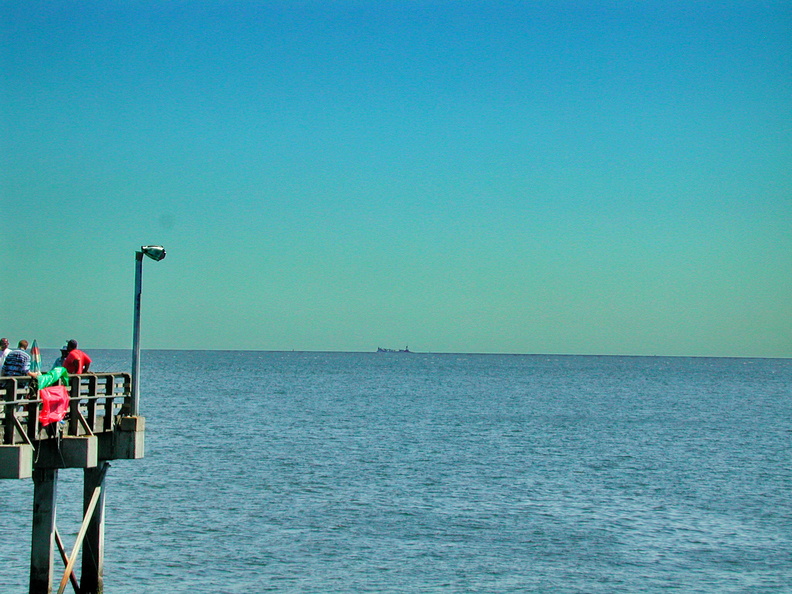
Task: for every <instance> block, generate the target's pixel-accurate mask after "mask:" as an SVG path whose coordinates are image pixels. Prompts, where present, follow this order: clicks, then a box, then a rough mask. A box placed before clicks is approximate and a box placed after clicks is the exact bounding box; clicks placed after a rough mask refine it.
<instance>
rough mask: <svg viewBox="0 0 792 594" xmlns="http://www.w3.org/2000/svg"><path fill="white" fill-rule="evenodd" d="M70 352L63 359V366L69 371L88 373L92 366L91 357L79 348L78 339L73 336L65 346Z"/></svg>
mask: <svg viewBox="0 0 792 594" xmlns="http://www.w3.org/2000/svg"><path fill="white" fill-rule="evenodd" d="M64 348H65V349H66V351H67V352H68V354H67V355H66V358H65V359H64V360H63V366H64V367H65V368H66V371H68V372H69V373H87V372H88V368H89V367H91V358H90V357H89V356H88V355H86V354H85V353H84V352H82V351H81V350H80V349H78V348H77V341H76V340H74V339H73V338H72V339H71V340H70V341H69V342H68V343H67V344H66V346H65V347H64Z"/></svg>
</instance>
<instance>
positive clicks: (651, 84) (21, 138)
mask: <svg viewBox="0 0 792 594" xmlns="http://www.w3.org/2000/svg"><path fill="white" fill-rule="evenodd" d="M0 76H1V77H2V82H1V84H0V143H1V144H0V201H1V202H2V204H1V205H0V212H2V214H1V215H0V217H2V219H1V220H2V239H3V247H2V257H1V258H0V269H1V270H2V279H3V280H2V283H0V336H6V337H8V338H9V339H10V340H11V341H12V342H16V341H17V340H19V339H20V338H25V339H28V340H32V339H34V338H35V339H37V341H38V343H39V345H41V346H42V347H58V346H60V345H61V344H62V343H64V342H65V341H66V340H68V339H69V338H76V339H78V340H79V341H80V344H81V347H84V348H85V349H86V350H88V351H89V352H90V349H91V348H131V341H132V318H133V311H132V310H133V290H134V260H135V252H136V250H138V249H139V248H140V246H141V245H146V244H160V245H163V246H165V248H166V250H167V253H168V255H167V257H166V259H165V260H162V261H161V262H154V261H152V260H146V261H145V263H144V266H143V300H142V303H143V306H142V331H141V337H142V338H141V342H142V346H143V348H144V349H147V348H151V349H155V348H156V349H260V350H292V349H294V350H323V351H324V350H326V351H373V350H376V348H377V347H387V348H404V347H405V346H408V345H409V347H410V349H411V350H414V351H424V352H475V353H548V354H601V355H672V356H738V357H791V356H792V232H790V229H791V228H792V4H790V3H789V2H772V1H760V0H757V1H750V2H748V1H744V2H683V1H675V0H664V1H652V0H647V1H642V2H634V1H626V0H625V1H607V2H606V1H602V2H595V1H591V2H582V1H578V2H570V1H565V0H555V1H549V0H548V1H540V2H530V1H526V2H495V1H492V2H477V1H469V2H451V1H441V0H436V1H422V0H412V1H402V2H382V1H364V0H360V1H344V0H337V1H326V0H325V1H321V2H320V1H294V2H279V1H272V2H264V1H261V2H253V1H247V2H243V1H209V0H205V1H172V2H171V1H168V2H163V1H161V0H158V1H156V2H153V1H144V0H143V1H132V2H128V1H120V0H115V1H113V0H110V1H102V2H88V1H74V0H69V1H58V0H52V1H46V2H38V1H35V0H33V1H31V0H25V1H10V0H0Z"/></svg>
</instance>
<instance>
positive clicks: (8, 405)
mask: <svg viewBox="0 0 792 594" xmlns="http://www.w3.org/2000/svg"><path fill="white" fill-rule="evenodd" d="M69 386H70V387H69V412H68V414H67V415H66V418H65V419H64V421H61V422H59V423H53V424H51V425H49V426H47V427H42V426H41V425H40V422H39V411H40V408H41V405H42V402H41V400H39V399H38V398H37V392H36V389H35V380H34V379H33V378H30V377H27V376H21V377H2V378H0V427H2V431H3V441H2V445H0V478H5V479H25V478H32V479H33V484H34V487H33V514H32V538H31V546H30V549H31V550H30V590H29V591H30V594H49V593H50V592H52V591H53V578H55V579H57V580H58V581H59V584H58V585H57V592H59V593H61V592H64V590H65V589H66V588H67V587H68V586H69V585H70V584H71V587H72V588H73V589H74V591H75V592H77V593H79V594H93V593H101V592H102V591H103V589H104V585H103V581H102V572H103V560H104V506H105V489H104V477H105V474H106V473H107V471H108V468H109V467H110V464H109V461H111V460H119V459H125V460H129V459H136V458H142V457H143V454H144V437H145V418H144V417H140V416H131V414H130V413H131V411H132V405H133V403H132V394H133V390H132V377H131V375H130V374H129V373H86V374H83V375H71V376H69ZM65 468H82V469H83V513H84V518H83V522H82V526H81V528H80V531H79V533H78V534H77V539H76V542H75V543H74V547H73V549H72V550H71V551H66V550H65V548H64V545H63V542H62V541H61V539H60V534H59V532H58V528H57V526H56V523H55V518H56V513H55V512H56V509H57V490H58V489H57V486H58V471H59V470H62V469H65ZM56 548H57V550H58V551H59V557H60V558H61V559H62V560H63V564H64V565H65V569H64V571H63V573H62V574H60V572H59V571H57V570H56V569H55V567H54V558H55V550H56ZM80 550H82V559H81V571H80V578H79V580H78V579H77V576H76V575H75V565H76V561H77V558H78V556H79V553H80Z"/></svg>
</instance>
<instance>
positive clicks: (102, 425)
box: [0, 373, 132, 445]
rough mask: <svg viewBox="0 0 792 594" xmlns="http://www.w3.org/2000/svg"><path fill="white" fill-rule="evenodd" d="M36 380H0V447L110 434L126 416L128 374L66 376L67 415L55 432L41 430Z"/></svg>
mask: <svg viewBox="0 0 792 594" xmlns="http://www.w3.org/2000/svg"><path fill="white" fill-rule="evenodd" d="M35 386H36V381H35V379H33V378H31V377H29V376H18V377H0V402H1V403H2V406H1V407H0V425H1V426H2V428H3V441H2V443H3V445H15V444H23V443H24V444H29V445H33V442H36V441H40V440H46V439H52V438H55V437H67V436H71V437H80V436H86V435H87V436H91V435H97V434H102V433H109V432H112V431H113V430H114V428H115V426H116V424H117V423H118V421H119V420H120V419H121V418H122V417H123V416H124V415H125V414H128V411H129V407H130V404H131V398H132V379H131V375H130V374H129V373H86V374H82V375H70V376H69V395H70V399H69V412H68V414H67V415H66V419H65V422H63V423H61V424H60V425H59V427H58V431H54V430H52V429H49V430H48V428H47V427H42V426H41V424H40V423H39V412H40V410H41V406H42V401H41V400H40V399H38V397H37V391H36V388H35Z"/></svg>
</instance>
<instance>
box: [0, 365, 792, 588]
mask: <svg viewBox="0 0 792 594" xmlns="http://www.w3.org/2000/svg"><path fill="white" fill-rule="evenodd" d="M89 354H90V355H91V356H92V357H93V358H94V370H95V371H123V370H128V369H129V368H130V366H131V365H130V359H131V357H130V353H129V351H89ZM55 355H56V353H55V352H54V351H47V350H45V352H44V361H45V365H47V364H48V363H49V362H50V360H52V359H54V358H55ZM47 368H48V367H47ZM141 385H142V397H141V414H143V415H144V416H145V417H146V424H147V432H146V457H145V458H144V459H142V460H118V461H114V462H112V467H111V468H110V470H109V472H108V475H107V479H106V484H107V491H106V497H107V499H106V552H105V574H104V578H105V591H106V592H108V593H109V594H122V593H129V594H141V593H152V594H154V593H157V594H161V593H171V592H173V593H182V592H184V593H187V592H189V593H198V592H200V593H203V592H205V593H237V592H239V593H241V592H245V593H250V592H317V593H333V592H406V593H409V592H496V593H501V592H553V593H567V592H568V593H584V592H585V593H597V592H602V593H606V592H607V593H614V592H625V593H627V592H629V593H631V594H632V593H650V592H668V591H677V592H685V593H689V592H707V593H710V592H735V593H736V592H792V426H791V425H790V422H791V421H792V360H789V359H719V358H666V357H597V356H545V355H454V354H419V353H416V354H396V353H305V352H302V353H301V352H250V351H244V352H242V351H237V352H234V351H223V352H212V351H144V353H143V356H142V375H141ZM81 489H82V471H80V470H62V471H61V472H60V480H59V483H58V503H59V507H58V527H59V530H60V531H61V533H62V535H63V537H64V540H65V541H66V547H67V549H68V550H70V549H71V543H72V542H73V541H74V538H75V536H76V534H77V531H78V529H79V524H80V520H81V517H80V506H81V501H80V498H81ZM32 499H33V484H32V481H31V480H20V481H10V480H6V481H0V514H1V515H0V517H1V518H2V521H1V522H0V591H2V592H3V593H11V594H13V593H20V594H21V593H25V592H27V584H28V568H29V554H30V551H29V548H30V518H31V513H32V509H31V507H32ZM58 567H62V566H61V565H60V564H59V565H58ZM61 571H62V569H61ZM78 572H79V565H78ZM58 579H59V578H58ZM58 579H56V583H57V581H58Z"/></svg>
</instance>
